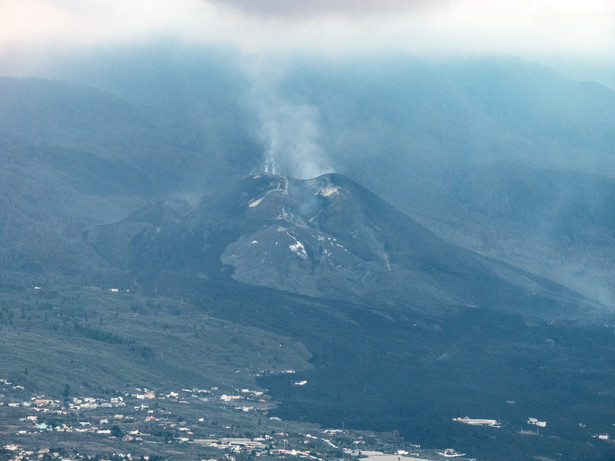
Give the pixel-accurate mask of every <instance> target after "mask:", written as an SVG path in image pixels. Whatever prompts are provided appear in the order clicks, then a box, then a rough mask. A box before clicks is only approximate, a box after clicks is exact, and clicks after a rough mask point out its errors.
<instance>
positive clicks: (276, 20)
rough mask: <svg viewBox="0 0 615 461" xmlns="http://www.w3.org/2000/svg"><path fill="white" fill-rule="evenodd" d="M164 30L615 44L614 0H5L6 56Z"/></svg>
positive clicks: (405, 47) (592, 51)
mask: <svg viewBox="0 0 615 461" xmlns="http://www.w3.org/2000/svg"><path fill="white" fill-rule="evenodd" d="M160 35H163V36H170V37H178V38H182V39H186V40H190V41H197V42H207V43H210V42H213V43H222V44H231V45H233V46H237V47H239V48H241V49H242V50H244V51H246V52H254V53H259V52H267V51H271V50H282V51H284V50H295V49H308V50H315V51H317V52H322V53H331V54H335V53H362V52H382V51H383V50H388V51H391V52H395V51H408V52H412V53H415V54H422V53H434V52H436V53H507V54H513V55H518V56H528V57H530V56H535V55H538V56H540V55H547V54H569V53H578V54H586V55H596V56H609V54H614V51H615V2H613V1H612V0H296V1H294V0H155V1H152V0H0V59H8V57H10V56H12V57H13V58H14V57H15V56H17V55H21V56H22V57H23V56H27V55H29V54H31V53H33V52H34V51H36V52H37V53H46V52H53V51H56V50H61V51H67V50H72V49H75V48H80V47H84V46H91V45H100V44H109V43H111V44H113V43H123V42H130V41H134V40H140V41H143V40H146V39H148V38H152V37H157V36H160ZM33 56H34V55H33Z"/></svg>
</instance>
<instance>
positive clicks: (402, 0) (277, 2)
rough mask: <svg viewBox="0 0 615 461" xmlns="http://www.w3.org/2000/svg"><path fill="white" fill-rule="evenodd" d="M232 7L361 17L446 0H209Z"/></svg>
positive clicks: (294, 16)
mask: <svg viewBox="0 0 615 461" xmlns="http://www.w3.org/2000/svg"><path fill="white" fill-rule="evenodd" d="M208 1H209V2H210V3H213V4H218V5H224V6H229V7H231V8H233V9H235V10H236V11H239V12H241V13H244V14H248V15H254V16H260V17H267V18H277V19H291V20H303V19H312V18H315V17H322V16H329V15H337V16H339V15H341V16H349V17H352V16H361V15H365V14H374V13H390V12H396V13H402V12H403V13H405V12H408V11H418V10H422V9H424V8H427V7H430V6H434V5H440V4H443V3H446V0H378V1H373V0H309V1H306V0H299V1H292V0H250V1H245V0H208Z"/></svg>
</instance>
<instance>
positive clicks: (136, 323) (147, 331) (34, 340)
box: [0, 287, 309, 396]
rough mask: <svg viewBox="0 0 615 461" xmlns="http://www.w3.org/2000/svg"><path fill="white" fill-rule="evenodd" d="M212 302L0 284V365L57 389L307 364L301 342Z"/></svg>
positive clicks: (193, 380)
mask: <svg viewBox="0 0 615 461" xmlns="http://www.w3.org/2000/svg"><path fill="white" fill-rule="evenodd" d="M210 308H211V306H206V305H203V306H196V305H193V304H190V303H188V302H182V301H181V300H174V299H170V298H165V297H157V298H147V297H144V296H142V295H137V294H132V293H127V292H111V291H109V290H105V289H101V288H92V287H73V288H60V287H55V288H47V287H45V288H42V289H40V290H34V289H33V288H28V289H26V290H25V291H21V290H15V289H13V290H10V289H9V290H4V291H3V292H2V294H1V295H0V332H1V336H0V351H1V353H0V369H2V370H3V372H4V373H5V374H6V375H7V377H8V378H10V379H15V380H19V381H25V382H26V383H27V384H28V386H31V387H34V388H36V389H40V390H41V391H45V392H48V393H50V394H51V395H56V396H60V395H62V394H63V393H66V389H70V391H69V392H73V393H74V392H83V391H85V390H87V391H88V392H91V393H106V392H112V391H115V390H116V389H124V388H126V387H127V386H139V387H155V388H159V387H160V386H161V385H163V386H165V387H172V386H189V387H194V386H210V385H215V384H220V383H225V384H229V385H231V384H234V385H237V386H239V385H248V384H252V383H253V382H254V377H255V375H257V374H259V373H262V372H264V371H267V372H269V371H275V370H284V369H289V368H292V369H305V368H308V367H309V365H308V363H307V360H308V359H309V353H308V352H307V350H306V349H305V347H304V346H302V345H301V344H299V343H298V342H296V341H293V340H290V339H289V338H287V337H283V336H280V335H273V334H271V333H267V332H265V331H263V330H261V329H258V328H254V327H248V326H241V325H238V324H236V323H234V322H230V321H227V320H220V319H219V318H215V317H213V316H212V315H211V314H210V313H209V309H210ZM66 386H69V387H68V388H67V387H66Z"/></svg>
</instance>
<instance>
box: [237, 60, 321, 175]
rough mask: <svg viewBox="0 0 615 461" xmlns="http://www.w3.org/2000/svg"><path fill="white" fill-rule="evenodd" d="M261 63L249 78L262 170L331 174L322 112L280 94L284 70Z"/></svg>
mask: <svg viewBox="0 0 615 461" xmlns="http://www.w3.org/2000/svg"><path fill="white" fill-rule="evenodd" d="M262 63H263V61H262V60H259V61H258V63H252V65H251V66H250V67H249V69H248V77H249V79H250V81H251V85H252V88H251V101H250V105H251V106H252V108H253V110H254V112H255V114H256V119H257V125H256V126H255V130H256V132H257V136H258V137H259V138H260V140H261V141H262V143H263V149H264V153H263V167H262V168H263V170H264V171H266V172H269V173H273V174H282V175H288V176H293V177H296V178H300V179H308V178H313V177H316V176H319V175H321V174H324V173H330V172H332V171H333V168H332V166H331V162H330V160H329V158H328V155H327V152H326V150H325V149H324V148H323V146H322V145H321V142H320V138H321V129H320V121H321V120H320V112H319V111H318V109H317V108H315V107H314V106H312V105H308V104H300V103H295V102H292V101H290V100H288V99H287V98H285V97H284V96H283V95H282V94H281V91H280V84H281V82H282V79H283V75H284V72H283V69H281V68H280V67H275V66H265V65H263V64H262Z"/></svg>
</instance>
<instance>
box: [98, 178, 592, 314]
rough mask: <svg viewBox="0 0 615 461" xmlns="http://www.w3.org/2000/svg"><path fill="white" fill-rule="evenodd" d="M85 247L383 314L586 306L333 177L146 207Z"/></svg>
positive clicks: (248, 183)
mask: <svg viewBox="0 0 615 461" xmlns="http://www.w3.org/2000/svg"><path fill="white" fill-rule="evenodd" d="M87 241H88V242H89V243H90V244H91V245H92V246H93V247H94V248H96V250H97V251H98V252H99V253H100V254H101V255H103V257H105V258H106V259H107V261H108V262H109V263H110V264H113V265H115V266H116V267H118V268H120V269H124V270H130V271H131V272H132V273H133V274H137V275H141V276H150V277H151V276H152V275H155V274H157V273H175V274H177V273H180V274H183V276H185V277H188V278H189V279H193V280H197V276H198V274H207V277H210V278H212V277H213V278H219V277H220V270H222V271H224V266H223V265H229V266H232V267H233V273H232V277H233V278H234V279H235V280H237V281H239V282H242V283H246V284H248V285H258V286H263V287H268V288H274V289H276V290H281V291H287V292H292V293H298V294H304V295H309V296H313V297H323V298H338V299H348V300H355V301H356V300H363V301H360V302H363V303H368V304H369V303H373V302H383V303H384V305H385V306H386V305H388V306H389V307H393V308H395V309H399V308H406V307H403V306H407V307H408V308H410V309H414V310H416V309H418V310H427V311H431V312H437V311H439V310H440V309H442V308H443V307H445V306H449V307H454V306H457V307H459V306H475V307H476V306H479V307H487V308H504V309H507V310H511V311H518V312H525V313H528V314H534V315H547V316H555V317H569V316H572V317H578V316H583V315H585V314H586V309H587V308H588V307H589V306H590V304H589V303H588V302H587V301H586V300H583V299H581V298H580V297H579V296H577V295H575V294H573V293H572V292H570V291H567V290H566V289H564V288H563V287H559V286H556V285H554V284H550V283H547V282H545V281H542V280H540V279H539V278H537V277H534V276H531V275H530V274H528V273H524V272H522V271H519V270H516V269H513V268H512V267H509V266H506V265H504V264H501V263H496V262H495V261H492V260H488V259H486V258H483V257H481V256H479V255H477V254H473V253H470V252H468V251H467V250H463V249H461V248H459V247H456V246H454V245H451V244H449V243H447V242H445V241H444V240H442V239H440V238H439V237H437V236H436V235H434V234H433V233H431V232H430V231H428V230H427V229H426V228H424V227H423V226H421V225H419V224H417V223H416V222H415V221H413V220H412V219H410V218H409V217H407V216H406V215H404V214H402V213H401V212H399V211H398V210H396V209H395V208H393V207H392V206H391V205H389V204H387V203H386V202H384V201H383V200H382V199H380V198H378V197H377V196H375V195H374V194H372V193H371V192H369V191H367V190H366V189H364V188H363V187H361V186H359V185H358V184H356V183H355V182H353V181H351V180H350V179H348V178H346V177H345V176H342V175H338V174H329V175H324V176H321V177H318V178H315V179H311V180H297V179H293V178H288V177H284V176H272V175H267V174H260V175H254V176H251V177H249V178H246V179H244V180H242V181H240V182H237V183H235V184H232V185H230V186H229V187H228V188H226V189H224V190H223V191H221V192H216V193H213V194H211V195H208V196H206V197H204V198H203V199H202V200H201V202H200V204H198V205H196V206H189V205H188V204H186V203H184V202H165V203H158V204H152V205H148V206H146V207H145V208H143V209H141V210H139V211H137V212H135V213H133V214H132V215H131V216H129V217H128V218H127V219H126V220H124V221H121V222H119V223H115V224H109V225H104V226H101V227H98V228H96V229H93V230H92V231H90V232H88V234H87ZM203 276H205V275H203ZM368 300H371V301H368Z"/></svg>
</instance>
